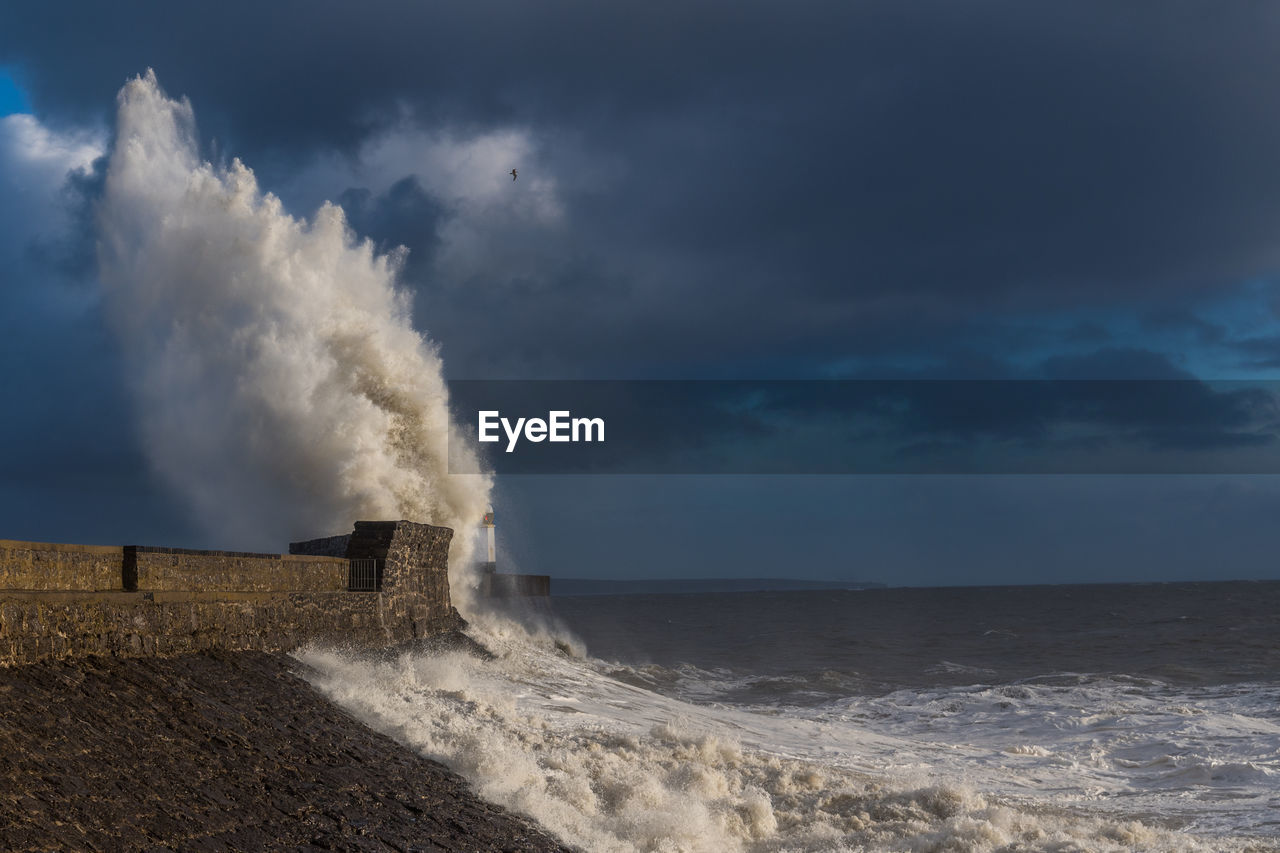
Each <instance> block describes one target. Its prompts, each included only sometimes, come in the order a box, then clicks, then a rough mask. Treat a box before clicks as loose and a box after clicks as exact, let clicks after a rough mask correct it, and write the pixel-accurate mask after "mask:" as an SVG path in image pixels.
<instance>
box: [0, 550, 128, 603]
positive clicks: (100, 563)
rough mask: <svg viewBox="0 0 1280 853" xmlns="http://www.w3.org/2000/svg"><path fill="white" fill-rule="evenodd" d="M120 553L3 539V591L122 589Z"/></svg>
mask: <svg viewBox="0 0 1280 853" xmlns="http://www.w3.org/2000/svg"><path fill="white" fill-rule="evenodd" d="M121 550H122V549H120V548H119V547H105V546H100V545H53V544H50V543H47V542H15V541H12V540H9V539H0V589H33V590H35V589H56V590H84V591H89V592H93V591H96V590H113V589H114V590H119V589H123V588H124V587H123V586H122V585H121V579H120V564H121Z"/></svg>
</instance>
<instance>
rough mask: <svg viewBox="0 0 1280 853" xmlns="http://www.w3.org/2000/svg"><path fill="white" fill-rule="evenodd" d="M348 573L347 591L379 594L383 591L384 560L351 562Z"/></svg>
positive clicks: (367, 558)
mask: <svg viewBox="0 0 1280 853" xmlns="http://www.w3.org/2000/svg"><path fill="white" fill-rule="evenodd" d="M349 562H350V566H351V567H350V570H349V571H348V573H347V589H348V590H349V591H351V592H378V591H380V590H381V589H382V566H383V563H384V562H385V561H384V560H379V559H376V558H374V557H366V558H363V559H359V560H351V561H349Z"/></svg>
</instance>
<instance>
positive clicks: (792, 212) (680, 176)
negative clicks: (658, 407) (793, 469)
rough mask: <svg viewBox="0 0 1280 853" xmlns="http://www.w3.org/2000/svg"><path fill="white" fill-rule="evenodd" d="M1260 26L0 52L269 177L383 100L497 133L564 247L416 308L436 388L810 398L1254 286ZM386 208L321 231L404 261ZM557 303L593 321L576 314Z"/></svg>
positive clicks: (492, 26)
mask: <svg viewBox="0 0 1280 853" xmlns="http://www.w3.org/2000/svg"><path fill="white" fill-rule="evenodd" d="M1278 14H1280V10H1277V9H1276V7H1273V6H1269V5H1259V4H1238V5H1231V6H1228V7H1222V6H1209V5H1208V4H1161V5H1159V6H1152V7H1149V8H1146V7H1144V8H1143V9H1141V10H1137V9H1136V8H1135V7H1120V6H1116V5H1114V4H1067V5H1063V4H1059V5H1057V6H1043V5H1038V6H1028V5H1026V4H1015V3H977V4H965V5H964V6H963V7H959V6H956V5H955V4H947V3H937V4H912V5H909V6H906V5H903V4H890V3H884V4H876V3H871V4H847V3H808V4H777V3H734V4H728V3H719V2H704V3H694V4H674V3H673V4H665V5H659V6H655V5H653V4H651V3H646V4H640V3H611V4H594V5H588V4H572V3H550V4H546V3H543V4H524V3H508V2H487V3H486V2H482V3H469V4H446V5H421V4H417V5H406V4H399V3H395V4H392V3H370V4H361V5H360V6H358V7H353V6H351V5H349V4H338V3H272V4H267V5H265V6H263V5H259V4H253V5H246V4H236V3H230V4H220V5H219V6H218V7H216V10H214V9H213V7H200V6H191V5H184V4H178V5H175V4H160V3H150V4H130V5H128V6H127V7H121V6H119V5H115V6H103V5H101V4H89V3H84V4H78V5H76V6H75V8H74V9H68V8H67V7H66V6H59V7H57V8H56V9H53V8H44V7H36V6H34V5H32V6H30V7H28V8H20V7H18V6H15V5H13V4H10V5H7V6H6V8H5V10H4V11H3V12H0V46H2V47H0V60H3V61H5V62H13V63H16V64H17V65H19V66H20V67H21V68H22V69H23V71H24V79H25V80H29V81H30V83H31V85H32V87H33V100H34V103H35V105H36V108H37V110H38V111H40V112H41V113H42V114H45V113H47V114H49V115H51V116H55V117H60V118H61V119H64V120H67V121H80V120H83V117H84V116H85V115H92V114H97V115H103V114H105V113H106V112H107V111H108V110H109V109H110V104H111V99H112V96H113V94H114V91H115V89H116V88H117V87H118V86H119V85H120V83H121V82H122V81H123V79H124V78H125V77H126V76H128V75H131V74H135V73H137V72H138V71H140V70H141V69H142V68H143V67H145V66H148V65H150V66H154V67H155V68H156V69H157V71H158V72H159V74H160V77H161V80H162V81H163V82H164V83H165V85H166V87H167V88H169V90H170V91H173V92H180V93H185V94H188V95H189V96H190V97H191V98H192V100H193V102H194V103H195V105H196V108H197V114H198V116H199V120H200V122H201V126H202V129H203V132H204V133H205V134H206V136H211V137H216V138H217V139H218V140H219V149H218V150H219V151H222V152H226V153H228V154H239V155H243V156H245V158H246V160H248V161H249V162H250V164H251V165H253V166H254V167H255V168H257V169H258V171H259V172H260V173H262V174H263V176H264V180H266V181H267V183H268V185H270V184H271V181H272V179H273V176H274V178H276V179H279V180H284V179H286V178H287V176H288V174H289V173H290V170H291V169H292V168H293V167H294V166H295V165H296V164H297V163H298V162H299V161H300V160H301V159H305V156H306V154H307V152H309V151H318V150H329V149H340V150H346V151H354V150H356V149H357V147H358V145H359V143H360V141H361V140H362V139H364V138H366V136H367V134H368V133H369V132H370V130H371V128H374V127H378V126H383V125H385V124H386V123H387V122H389V121H392V120H393V119H394V118H395V117H396V116H398V115H400V112H399V110H400V108H401V106H405V107H407V108H408V109H409V111H410V114H411V115H412V116H413V120H414V121H416V122H419V123H421V124H423V125H424V126H436V125H447V126H451V127H455V128H463V129H467V128H470V129H474V130H476V131H482V130H484V129H487V128H494V127H528V128H530V129H531V130H532V132H534V133H535V135H536V136H537V138H538V139H539V140H540V144H541V145H542V150H541V152H540V156H541V157H542V158H543V162H545V164H546V166H547V167H548V168H549V169H551V170H552V171H553V172H554V173H555V175H556V177H557V179H558V181H559V184H560V190H561V194H562V198H563V200H564V203H565V205H566V209H567V211H568V216H569V221H570V225H571V227H570V229H569V231H568V232H567V233H565V234H562V235H559V236H558V237H557V238H556V241H557V242H555V243H554V244H553V246H552V248H551V250H549V251H547V252H545V253H543V254H541V255H539V256H537V257H531V258H530V260H529V263H528V264H527V265H526V268H525V269H524V270H522V271H521V273H520V274H519V275H518V276H517V275H515V274H510V275H509V276H508V277H507V278H506V279H504V280H500V281H489V282H488V283H487V284H488V286H489V288H490V292H491V294H492V295H490V296H488V297H485V296H482V295H474V294H473V295H472V296H470V297H469V299H470V301H471V303H472V304H470V305H468V306H466V309H467V310H463V308H462V307H459V306H458V303H457V302H456V301H449V300H441V301H437V302H434V303H433V304H432V309H431V313H430V318H431V320H430V324H431V332H432V334H433V336H434V337H436V338H438V339H440V340H441V341H442V342H443V344H444V349H445V354H446V357H447V358H448V359H450V362H451V363H452V364H454V365H455V367H456V366H458V365H461V367H462V371H463V372H464V373H467V374H471V375H474V374H477V373H485V372H486V371H489V372H498V373H502V372H506V373H511V374H519V372H520V371H521V370H522V369H523V370H525V371H526V373H525V375H528V373H527V371H528V370H529V368H528V367H527V365H536V366H537V368H536V369H539V370H544V371H549V372H552V373H555V372H556V371H557V366H558V368H559V370H560V371H561V372H563V371H564V370H565V369H566V368H575V366H576V369H581V368H580V366H581V365H582V364H583V363H584V362H585V361H587V360H588V359H590V360H592V361H593V362H594V363H595V364H597V365H603V368H601V369H604V370H606V371H613V372H615V373H616V372H619V371H622V372H625V371H627V370H628V369H630V370H633V371H634V370H638V371H643V370H646V369H648V370H651V371H658V372H667V373H670V372H673V371H674V372H677V373H678V372H680V371H685V372H695V373H696V372H704V373H711V374H714V373H715V372H716V371H717V370H720V371H723V370H724V365H725V364H726V363H728V364H737V365H757V366H758V367H757V368H756V369H760V370H767V369H768V368H767V365H768V364H769V363H772V364H773V369H774V370H777V369H778V365H789V366H790V367H788V368H787V369H790V370H794V371H795V372H796V373H800V374H811V373H812V371H813V369H814V368H813V366H814V365H815V364H821V363H825V362H826V361H829V360H833V359H834V360H838V359H840V358H846V357H869V358H874V357H876V356H878V355H883V354H885V353H898V352H905V351H911V350H912V349H916V350H920V349H933V350H935V351H936V349H937V348H938V347H939V346H943V347H945V346H946V345H947V343H946V342H947V341H951V340H954V339H956V338H957V337H960V336H963V335H965V334H968V333H969V326H970V324H971V323H973V322H974V319H975V318H978V317H987V318H990V317H992V316H995V315H999V314H1002V313H1005V314H1010V315H1012V314H1016V312H1018V311H1023V310H1040V311H1042V310H1052V309H1056V308H1074V307H1078V306H1081V305H1086V306H1107V305H1112V304H1116V303H1122V304H1131V303H1144V302H1146V303H1150V302H1154V301H1156V300H1159V299H1162V298H1164V295H1165V294H1168V293H1172V292H1187V291H1205V290H1209V289H1212V288H1214V287H1220V286H1223V285H1226V284H1228V283H1231V282H1233V281H1235V280H1238V279H1240V278H1242V277H1245V276H1249V275H1254V274H1257V273H1259V272H1265V271H1267V270H1270V269H1273V268H1275V267H1276V266H1277V265H1280V241H1278V240H1277V239H1276V234H1277V228H1276V223H1280V159H1278V158H1277V155H1276V153H1275V152H1277V151H1280V110H1276V109H1275V108H1274V104H1273V100H1274V99H1273V98H1272V96H1271V94H1270V87H1268V86H1267V85H1265V83H1264V82H1263V81H1266V80H1269V79H1274V78H1275V77H1276V76H1277V74H1278V73H1280V54H1277V53H1276V51H1274V49H1273V45H1274V40H1275V37H1276V35H1277V28H1278V25H1277V15H1278ZM499 165H502V166H503V170H504V171H505V169H506V168H508V166H507V164H499ZM588 172H590V173H592V174H596V173H599V172H603V173H607V174H608V175H609V176H610V177H609V179H608V180H604V181H597V180H595V179H592V178H589V177H587V175H586V173H588ZM405 177H408V176H407V175H406V176H405ZM529 177H530V178H532V177H533V176H532V175H529ZM348 188H349V187H347V186H339V187H333V188H331V189H330V192H331V193H332V196H333V197H336V196H337V195H338V194H340V193H342V191H344V190H347V189H348ZM401 191H402V192H404V191H407V190H404V189H402V190H401ZM415 198H416V199H417V201H415V202H414V203H413V204H400V203H398V202H396V201H394V200H392V199H390V198H387V199H376V198H366V199H360V198H356V197H354V196H348V197H347V201H348V202H349V203H350V204H351V205H352V207H353V208H361V206H362V205H363V206H364V207H365V208H368V206H370V205H372V206H374V207H377V208H378V213H377V214H376V215H374V214H372V213H370V212H368V210H363V209H362V211H358V212H357V213H356V215H354V216H353V217H352V221H353V224H355V225H356V226H357V227H358V228H363V229H367V230H366V233H368V234H370V235H371V236H373V237H374V238H375V240H378V241H380V242H381V241H394V240H397V239H399V238H400V236H403V237H404V238H405V241H406V243H407V245H409V247H410V249H411V250H412V251H413V252H415V253H417V254H418V255H419V256H422V257H429V256H430V254H431V252H432V249H433V246H432V240H433V239H434V238H433V237H432V232H431V231H430V230H429V229H422V228H417V229H409V228H406V227H405V225H406V223H408V222H409V221H411V220H413V219H416V218H419V217H423V216H426V217H431V216H433V215H435V214H434V213H433V212H432V211H431V210H430V208H431V206H432V204H433V203H438V202H439V200H438V199H436V200H433V199H430V198H421V197H419V196H415ZM403 200H404V199H402V201H403ZM415 205H419V206H415ZM421 205H426V207H421ZM411 258H412V255H411ZM410 264H411V266H410V268H409V270H408V275H409V279H410V283H411V284H412V285H413V286H415V287H417V288H419V289H421V290H423V291H424V292H427V293H432V292H433V291H432V290H431V288H432V287H433V284H432V282H430V281H429V280H428V279H429V276H428V275H427V273H426V271H425V261H420V260H411V261H410ZM584 283H597V284H598V286H600V287H602V288H604V289H605V290H606V292H607V294H608V296H607V298H600V299H596V300H592V299H583V298H581V296H579V295H576V294H577V293H580V292H581V291H582V290H583V289H584V286H585V284H584ZM478 307H479V308H483V311H482V312H477V310H475V309H476V308H478ZM424 319H426V317H424ZM548 330H554V332H555V334H554V340H550V341H549V340H547V337H548ZM495 338H501V339H502V340H504V342H505V346H504V347H503V348H501V349H498V348H494V347H492V346H489V345H487V343H485V342H487V341H491V340H493V339H495ZM992 346H993V347H995V348H996V349H999V348H1000V347H1001V346H1002V344H1000V343H996V344H992ZM514 353H520V356H519V357H516V356H514V355H513V354H514ZM979 355H981V354H979ZM987 355H988V356H991V355H992V354H991V353H988V354H987ZM999 355H1000V353H999V352H997V353H995V354H994V357H995V359H996V361H997V362H998V361H999ZM522 366H526V367H522Z"/></svg>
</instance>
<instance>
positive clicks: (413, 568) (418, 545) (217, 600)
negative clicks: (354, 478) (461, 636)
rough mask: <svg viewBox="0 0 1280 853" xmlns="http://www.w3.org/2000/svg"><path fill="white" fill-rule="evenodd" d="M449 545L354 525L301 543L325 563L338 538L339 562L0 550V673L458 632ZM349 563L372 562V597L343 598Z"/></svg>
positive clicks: (166, 551)
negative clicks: (71, 660)
mask: <svg viewBox="0 0 1280 853" xmlns="http://www.w3.org/2000/svg"><path fill="white" fill-rule="evenodd" d="M452 537H453V531H452V530H450V529H448V528H445V527H433V526H431V525H427V524H417V523H414V522H409V521H389V522H365V521H361V522H356V527H355V531H354V532H353V533H352V534H351V535H350V536H349V537H328V538H327V539H325V540H312V541H313V542H315V543H318V544H315V545H314V547H315V548H316V549H317V550H324V551H327V553H329V554H331V553H332V552H333V550H334V549H335V547H336V544H335V541H336V540H339V539H346V540H347V541H346V543H345V552H346V553H345V555H344V556H341V557H338V556H327V555H320V556H315V555H309V554H295V555H285V556H282V555H278V554H249V553H243V552H232V551H191V550H185V549H178V548H152V547H146V546H136V545H130V546H125V547H123V548H94V547H91V546H76V545H42V544H33V543H26V542H8V541H0V666H6V665H12V664H19V663H31V662H34V661H38V660H42V659H45V658H62V657H71V656H78V655H95V654H96V655H115V656H121V657H137V656H151V655H172V654H185V653H190V652H196V651H201V650H205V649H213V648H219V649H228V650H242V649H258V650H263V651H287V650H289V649H293V648H297V647H298V646H300V645H303V644H305V643H307V642H311V641H320V642H326V643H339V644H353V645H363V646H369V645H374V646H383V645H388V644H392V643H396V642H400V641H403V640H410V639H414V638H418V637H426V636H431V635H433V634H440V633H443V632H446V631H449V630H453V629H455V628H458V627H461V625H462V624H463V622H462V619H461V617H460V616H459V615H458V612H457V611H456V610H454V609H453V606H452V603H451V601H450V598H449V564H448V554H449V541H450V540H451V539H452ZM306 545H308V543H293V545H292V546H291V549H292V548H293V547H294V546H303V550H305V546H306ZM348 557H350V558H353V559H354V558H357V557H364V558H373V559H375V560H377V561H378V566H379V568H380V570H381V572H382V576H381V581H382V583H381V588H380V591H377V592H350V591H347V568H348V562H347V558H348ZM36 584H40V585H36Z"/></svg>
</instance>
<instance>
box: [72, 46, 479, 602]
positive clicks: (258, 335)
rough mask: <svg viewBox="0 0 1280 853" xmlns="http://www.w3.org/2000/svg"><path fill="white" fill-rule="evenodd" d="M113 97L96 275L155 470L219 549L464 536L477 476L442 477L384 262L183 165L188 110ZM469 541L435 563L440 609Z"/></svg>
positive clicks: (148, 84)
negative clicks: (444, 585) (412, 527)
mask: <svg viewBox="0 0 1280 853" xmlns="http://www.w3.org/2000/svg"><path fill="white" fill-rule="evenodd" d="M118 102H119V113H118V120H117V128H116V137H115V142H114V147H113V149H112V152H111V155H110V160H109V163H108V166H107V173H106V182H105V188H104V192H103V197H102V199H101V202H100V204H99V208H98V211H97V214H98V228H99V248H98V254H99V264H100V268H101V276H102V282H103V286H104V288H105V293H106V297H107V300H106V301H107V308H108V311H109V314H110V317H111V320H112V322H113V324H114V327H115V329H116V331H117V332H118V335H119V338H120V342H121V345H122V349H123V351H124V355H125V358H126V362H127V365H128V370H129V374H130V376H129V378H130V380H131V381H130V384H131V387H132V391H133V393H134V395H135V398H136V403H137V411H138V421H139V425H140V431H141V437H142V441H143V443H144V447H145V451H146V454H147V457H148V459H149V460H150V462H151V465H152V466H153V468H154V470H155V472H156V473H157V474H158V475H159V477H160V478H161V479H162V480H163V481H164V482H165V483H166V484H167V485H168V486H169V487H170V488H171V489H172V490H173V491H174V492H175V493H177V494H178V495H180V496H181V497H182V498H183V499H184V500H185V501H186V502H187V503H188V505H189V506H190V508H191V510H192V511H193V512H194V513H195V514H196V516H197V518H198V520H199V521H200V522H201V523H202V524H203V525H204V527H205V528H206V529H207V531H208V532H209V533H210V534H211V535H216V536H217V538H218V539H219V541H225V542H244V543H267V542H279V541H282V540H285V539H290V538H304V537H310V536H316V535H321V534H328V533H338V532H342V531H343V530H347V529H350V525H351V522H352V521H353V520H354V519H358V518H364V519H398V518H408V519H412V520H415V521H423V522H427V523H432V524H440V525H444V526H447V527H452V528H454V529H455V530H457V531H470V530H471V529H472V528H473V527H474V526H475V524H476V523H477V521H478V520H479V519H480V517H481V516H482V515H483V513H484V512H485V510H486V508H487V506H488V495H489V488H490V482H489V478H488V477H485V476H482V475H450V474H449V473H448V470H449V453H450V452H452V453H454V454H455V459H456V455H457V454H460V453H461V454H470V453H471V452H472V451H471V450H470V449H469V448H468V447H467V446H466V444H465V441H464V440H460V439H459V436H458V435H457V434H455V433H454V427H453V425H452V423H451V422H450V418H449V411H448V404H447V392H446V388H445V384H444V380H443V375H442V370H441V362H440V358H439V356H438V354H437V352H436V351H435V349H434V348H433V347H432V346H431V345H430V344H429V343H428V342H427V341H426V340H424V338H423V337H422V335H420V334H419V333H418V332H417V331H415V329H414V328H413V326H412V324H411V322H410V305H409V300H408V297H407V295H406V294H405V293H404V292H403V291H401V290H398V289H397V287H396V275H397V271H398V268H399V265H400V263H401V260H402V257H401V255H400V254H397V253H391V254H383V255H379V254H377V253H376V252H375V251H374V248H373V246H372V244H371V243H370V242H368V241H364V242H360V241H358V240H357V239H356V238H355V236H354V235H353V234H352V232H351V231H350V229H349V228H348V227H347V224H346V220H345V218H344V215H343V212H342V210H341V208H338V207H336V206H333V205H331V204H325V205H324V206H322V207H321V208H320V210H319V211H318V212H317V213H316V214H315V216H314V218H313V219H312V220H311V221H307V220H304V219H298V218H294V217H293V216H290V215H289V214H288V213H287V212H286V211H285V210H284V208H283V206H282V204H281V202H280V200H279V199H278V198H276V197H275V196H273V195H272V194H270V193H264V192H263V191H262V190H261V189H260V188H259V186H258V184H257V181H256V179H255V177H254V174H253V172H252V171H251V170H250V169H249V168H248V167H247V166H245V165H244V164H243V163H241V162H240V161H239V160H234V161H232V163H231V164H230V165H229V166H227V167H225V168H222V167H218V166H214V165H212V164H211V163H208V162H205V161H204V160H202V158H201V157H200V154H199V148H198V144H197V136H196V130H195V120H194V114H193V112H192V108H191V106H190V104H189V103H188V102H187V101H186V100H185V99H184V100H174V99H171V98H169V97H167V96H166V95H165V94H164V92H163V91H162V90H161V89H160V86H159V84H158V82H157V80H156V77H155V74H154V73H153V72H151V71H148V72H147V73H146V74H145V75H143V76H141V77H138V78H135V79H133V80H130V81H129V82H128V83H127V84H126V85H125V86H124V88H123V89H122V90H121V91H120V94H119V97H118ZM469 458H470V457H469ZM469 470H477V468H476V467H475V465H474V462H473V461H472V462H471V463H470V466H469ZM473 545H474V542H473V537H472V536H469V535H458V536H455V538H454V540H453V547H452V549H451V551H450V566H451V567H452V570H453V572H454V577H453V578H452V580H453V582H454V583H453V586H454V590H455V596H457V597H459V598H464V599H465V597H466V593H467V590H468V589H469V588H470V586H471V584H470V583H469V582H467V578H465V577H464V576H463V575H462V573H461V572H460V571H459V570H460V569H461V568H462V567H465V566H469V565H470V562H471V560H470V556H471V550H472V547H473ZM464 603H465V602H464Z"/></svg>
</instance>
